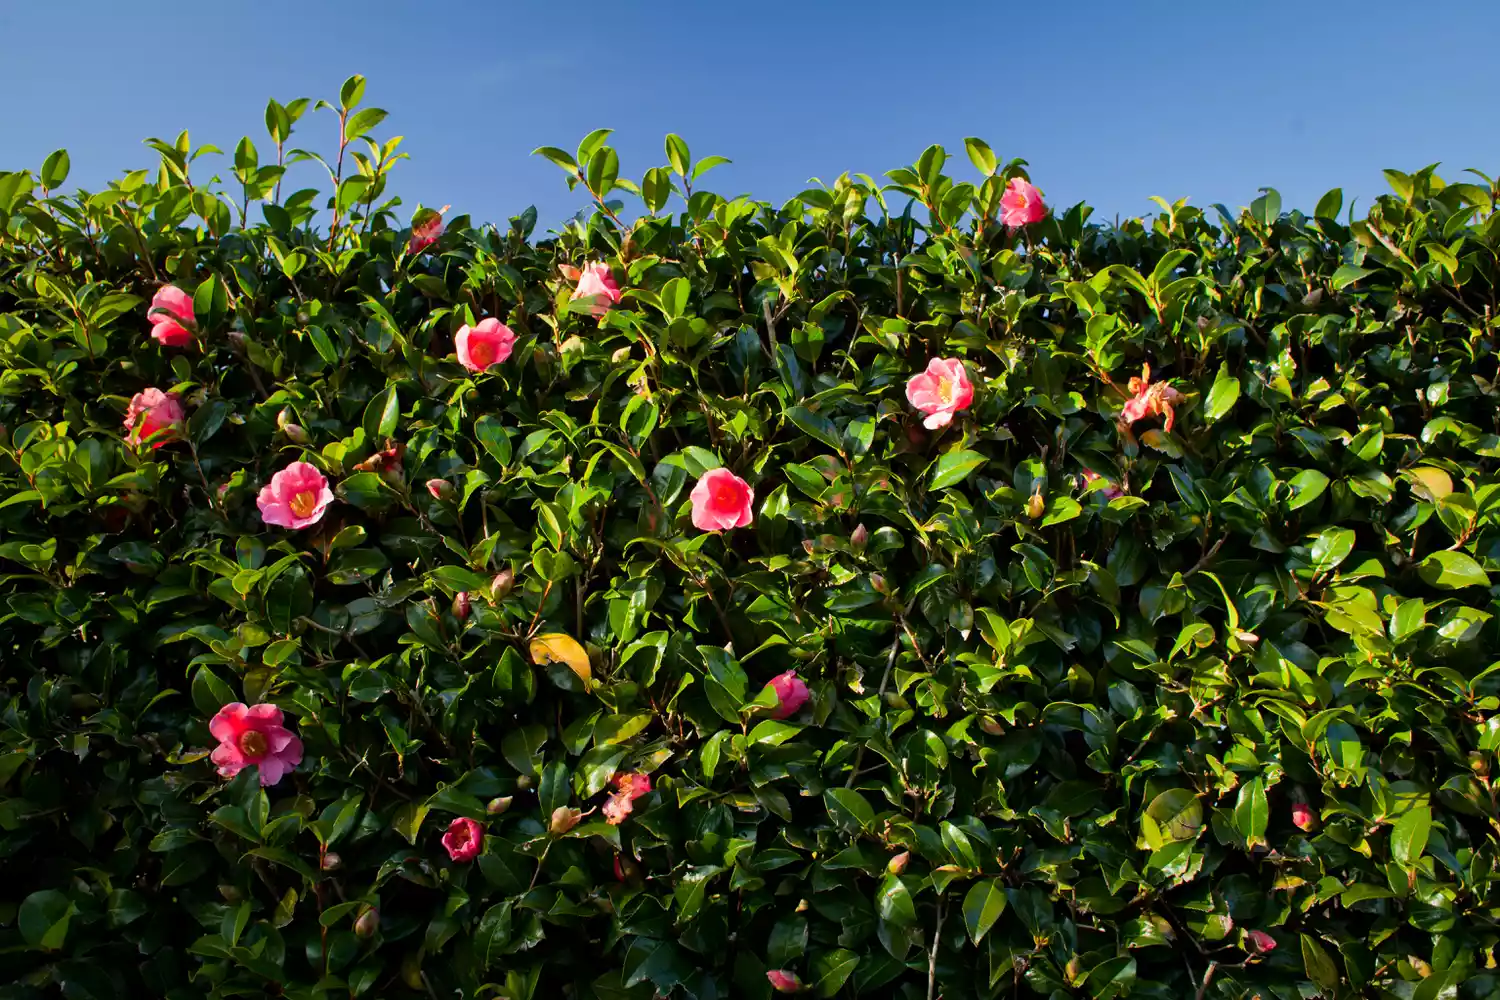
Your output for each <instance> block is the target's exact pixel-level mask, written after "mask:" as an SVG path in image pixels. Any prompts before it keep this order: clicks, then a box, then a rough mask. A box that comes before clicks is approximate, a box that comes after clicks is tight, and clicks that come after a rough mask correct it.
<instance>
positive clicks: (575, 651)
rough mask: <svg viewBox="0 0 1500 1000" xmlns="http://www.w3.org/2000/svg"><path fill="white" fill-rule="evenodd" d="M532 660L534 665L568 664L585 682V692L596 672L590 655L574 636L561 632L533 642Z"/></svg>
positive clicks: (540, 636)
mask: <svg viewBox="0 0 1500 1000" xmlns="http://www.w3.org/2000/svg"><path fill="white" fill-rule="evenodd" d="M531 659H532V661H533V662H534V663H536V664H538V665H541V664H544V663H566V664H567V665H568V669H569V670H572V671H573V673H575V674H577V675H578V679H579V680H581V681H583V688H584V690H585V691H587V690H588V689H589V686H590V681H591V680H592V679H593V676H594V672H593V670H592V669H591V668H590V667H589V654H588V653H587V652H586V651H585V650H584V648H583V647H582V646H580V645H579V644H578V641H577V640H576V639H574V638H573V637H572V636H569V635H564V634H563V633H561V632H553V633H551V634H550V635H539V636H537V637H536V638H535V639H533V640H531Z"/></svg>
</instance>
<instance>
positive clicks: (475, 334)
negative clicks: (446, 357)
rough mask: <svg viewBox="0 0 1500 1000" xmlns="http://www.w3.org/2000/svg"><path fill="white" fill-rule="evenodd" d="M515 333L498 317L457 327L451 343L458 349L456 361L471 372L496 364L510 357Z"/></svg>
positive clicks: (480, 370)
mask: <svg viewBox="0 0 1500 1000" xmlns="http://www.w3.org/2000/svg"><path fill="white" fill-rule="evenodd" d="M515 342H516V335H515V334H514V333H511V331H510V327H508V326H506V325H505V324H504V323H501V322H500V321H499V320H498V319H494V318H493V317H491V318H490V319H482V320H480V321H479V322H478V323H475V324H474V325H473V326H468V325H467V324H466V325H464V326H461V327H459V328H458V336H457V337H455V338H453V345H454V347H455V348H456V349H457V350H458V362H459V364H461V365H463V366H464V367H465V368H467V369H469V371H471V372H482V371H484V370H485V369H486V368H488V367H489V366H490V365H498V364H500V363H501V362H502V361H504V360H505V359H506V358H508V357H510V350H511V347H512V346H514V344H515Z"/></svg>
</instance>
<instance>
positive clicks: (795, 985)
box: [766, 969, 802, 993]
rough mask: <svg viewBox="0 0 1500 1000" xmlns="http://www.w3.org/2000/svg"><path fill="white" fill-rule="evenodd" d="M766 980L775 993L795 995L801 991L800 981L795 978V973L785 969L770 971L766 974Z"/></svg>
mask: <svg viewBox="0 0 1500 1000" xmlns="http://www.w3.org/2000/svg"><path fill="white" fill-rule="evenodd" d="M766 979H768V980H769V981H770V983H771V989H773V990H775V991H776V992H777V993H796V992H797V991H798V990H800V989H802V980H800V979H798V978H797V974H796V973H795V972H788V971H787V970H786V969H772V970H771V971H770V972H767V973H766Z"/></svg>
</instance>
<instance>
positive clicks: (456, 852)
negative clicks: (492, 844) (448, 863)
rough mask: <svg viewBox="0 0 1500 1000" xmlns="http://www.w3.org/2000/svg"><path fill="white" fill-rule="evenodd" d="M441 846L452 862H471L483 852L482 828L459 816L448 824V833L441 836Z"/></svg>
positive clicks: (472, 821)
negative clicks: (444, 848)
mask: <svg viewBox="0 0 1500 1000" xmlns="http://www.w3.org/2000/svg"><path fill="white" fill-rule="evenodd" d="M443 846H444V847H446V848H447V849H448V857H450V858H452V859H453V860H454V861H458V862H464V861H473V860H474V859H475V858H477V857H479V852H480V851H482V850H484V827H482V826H480V825H479V823H478V822H477V821H475V820H472V819H469V817H467V816H460V817H458V819H456V820H454V821H453V822H452V823H449V824H448V832H447V833H445V834H443Z"/></svg>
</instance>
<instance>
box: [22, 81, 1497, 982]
mask: <svg viewBox="0 0 1500 1000" xmlns="http://www.w3.org/2000/svg"><path fill="white" fill-rule="evenodd" d="M363 89H364V81H363V79H362V78H358V77H356V78H354V79H352V80H350V81H349V82H348V83H347V84H346V85H345V87H344V88H343V92H342V93H341V95H340V99H339V101H338V102H334V103H322V102H320V103H319V104H318V105H316V106H313V105H310V103H309V102H307V101H294V102H292V103H290V104H287V105H281V104H279V103H276V102H274V101H273V102H272V104H271V106H270V107H269V109H268V111H267V116H266V120H267V127H268V131H269V134H270V139H271V143H272V145H273V146H274V148H275V159H274V162H272V159H271V156H270V154H269V152H267V153H264V154H261V153H258V152H257V149H256V147H255V145H254V144H253V143H252V142H251V141H250V140H249V139H245V140H242V141H241V142H240V143H239V145H238V146H237V147H236V148H235V150H234V152H233V154H232V155H230V156H228V157H226V158H224V159H222V160H214V161H210V162H213V163H214V164H216V165H217V166H219V167H221V169H222V170H223V177H222V178H217V177H216V178H215V179H214V180H213V181H212V182H211V183H205V182H204V180H203V177H204V174H205V171H204V170H203V169H198V170H196V171H195V173H196V180H194V179H192V178H190V172H189V166H190V164H193V163H194V162H195V161H196V160H197V159H198V158H199V157H200V156H202V155H203V154H205V153H216V152H217V150H214V149H212V147H198V148H194V147H193V146H192V145H191V143H190V142H189V140H188V137H187V135H186V133H184V134H183V135H182V136H181V137H179V138H178V140H177V141H175V142H163V141H159V140H151V141H150V144H151V146H152V147H153V148H154V149H155V150H156V151H157V153H159V155H160V158H161V164H160V168H159V169H158V170H156V171H137V172H135V173H131V174H127V175H125V176H124V177H123V178H122V179H120V180H117V181H114V182H111V184H110V185H109V187H108V188H107V189H106V190H104V191H101V192H86V191H79V192H76V193H74V194H72V195H63V194H60V193H59V192H60V191H61V190H62V188H63V187H64V185H65V183H66V179H67V172H68V161H67V156H66V154H65V153H61V152H60V153H58V154H54V155H53V156H52V157H50V158H49V159H48V161H47V162H46V163H45V164H44V165H43V166H42V168H41V170H40V171H39V172H36V173H33V172H29V171H20V172H15V173H0V425H3V430H0V643H3V664H4V665H3V667H0V703H3V706H4V708H3V717H0V746H3V749H4V751H5V752H4V754H3V756H0V858H4V861H5V870H6V872H7V879H6V886H5V888H4V890H3V892H0V980H4V981H9V982H12V983H13V985H11V986H9V987H0V996H4V997H7V998H9V997H17V998H19V997H32V996H41V995H46V994H47V993H48V991H49V990H50V989H52V988H54V987H61V989H62V990H63V991H64V992H65V994H66V995H68V996H70V997H115V996H126V995H133V996H148V995H149V996H164V997H172V998H178V997H181V998H189V997H229V996H260V995H267V994H277V993H279V994H281V995H285V996H292V997H306V998H313V997H334V996H346V995H349V996H370V997H379V996H396V995H412V996H434V997H435V996H466V997H481V996H484V997H494V996H505V997H511V998H530V997H546V996H571V997H580V998H582V997H595V998H600V1000H605V998H626V997H631V998H633V997H640V998H649V997H652V996H681V997H697V998H711V997H726V996H736V997H738V996H747V997H756V996H761V997H765V996H769V995H770V994H771V993H772V991H774V990H781V991H791V990H798V989H801V990H805V991H806V992H808V993H809V994H810V995H815V996H823V997H835V996H876V997H886V996H900V997H917V998H920V997H924V996H925V997H927V998H929V1000H930V998H933V997H935V996H939V995H940V996H943V997H946V998H948V1000H956V998H964V997H992V996H1040V997H1073V996H1084V997H1091V998H1094V1000H1107V998H1114V997H1125V996H1141V997H1160V998H1163V1000H1165V998H1173V1000H1180V998H1182V997H1190V996H1196V997H1200V998H1203V997H1216V998H1226V1000H1227V998H1249V997H1252V996H1262V997H1272V996H1275V997H1286V998H1291V997H1300V996H1311V995H1315V994H1319V993H1321V994H1322V995H1325V996H1335V995H1337V996H1355V995H1369V996H1376V995H1379V996H1398V997H1419V998H1429V997H1431V998H1435V997H1439V996H1455V995H1456V996H1459V997H1463V998H1480V997H1488V996H1492V995H1494V993H1495V991H1497V990H1500V979H1497V977H1496V975H1495V973H1494V972H1493V967H1494V965H1495V958H1494V955H1493V949H1494V947H1495V945H1496V943H1497V940H1500V938H1497V935H1496V931H1495V918H1494V915H1493V908H1494V906H1495V897H1494V892H1493V889H1492V883H1493V881H1494V878H1495V876H1494V874H1493V872H1494V870H1495V868H1496V853H1495V847H1496V832H1497V830H1500V809H1497V806H1496V801H1497V800H1496V793H1495V789H1494V786H1493V785H1492V784H1491V776H1490V772H1491V767H1492V765H1493V762H1494V751H1495V748H1496V745H1497V742H1500V724H1496V723H1495V721H1494V720H1495V712H1496V708H1497V683H1496V678H1497V674H1496V673H1495V672H1493V670H1492V669H1490V668H1489V667H1488V665H1487V660H1488V656H1487V655H1486V654H1487V651H1488V650H1490V649H1493V648H1494V646H1495V644H1496V642H1497V639H1500V636H1497V633H1496V627H1495V625H1494V623H1493V622H1492V620H1491V619H1492V614H1493V607H1492V604H1493V601H1494V596H1493V591H1492V590H1491V587H1490V577H1489V574H1490V573H1491V572H1496V571H1500V549H1497V540H1500V531H1497V522H1496V513H1495V512H1496V509H1497V505H1496V504H1495V503H1492V502H1491V501H1492V500H1497V499H1500V488H1497V480H1496V477H1495V473H1494V467H1495V462H1494V459H1496V458H1497V457H1500V420H1497V414H1496V398H1497V390H1496V386H1495V378H1496V360H1495V357H1494V352H1493V344H1494V336H1495V331H1496V319H1495V317H1496V312H1497V309H1496V284H1497V277H1500V267H1497V256H1496V254H1497V249H1500V216H1497V215H1496V213H1495V212H1494V201H1495V198H1496V196H1497V193H1500V192H1497V189H1496V186H1495V185H1494V184H1493V183H1492V182H1490V181H1489V180H1488V179H1487V178H1481V179H1480V180H1482V183H1477V182H1476V183H1447V182H1444V181H1443V180H1442V179H1440V178H1439V177H1438V175H1437V174H1436V173H1435V171H1434V168H1432V167H1429V168H1426V169H1423V170H1420V171H1418V172H1416V173H1414V174H1403V173H1398V172H1396V171H1390V172H1388V177H1389V179H1390V181H1391V185H1392V188H1393V191H1394V193H1393V194H1390V195H1385V196H1382V197H1381V198H1379V199H1377V200H1376V202H1375V203H1374V204H1372V205H1371V206H1370V209H1369V212H1368V213H1367V214H1366V216H1365V217H1363V218H1356V217H1355V216H1354V213H1353V210H1352V208H1351V210H1350V212H1349V213H1348V214H1347V215H1346V216H1345V218H1344V221H1342V222H1341V221H1339V217H1340V215H1341V214H1343V212H1342V197H1341V195H1340V193H1339V192H1338V191H1333V192H1330V193H1329V194H1328V195H1326V196H1325V197H1324V198H1323V199H1322V200H1321V201H1320V202H1319V204H1318V205H1317V207H1316V209H1315V211H1314V212H1313V213H1311V214H1310V215H1308V214H1303V213H1301V212H1296V211H1293V212H1289V213H1284V212H1282V210H1281V205H1280V198H1279V196H1278V195H1277V194H1276V193H1275V192H1274V191H1271V190H1266V191H1264V192H1263V193H1262V194H1261V196H1260V197H1258V198H1257V199H1256V200H1255V201H1254V202H1253V203H1252V205H1251V206H1250V207H1249V208H1248V209H1246V210H1243V211H1241V212H1239V213H1238V214H1236V213H1231V212H1229V211H1227V210H1226V209H1224V208H1223V207H1222V206H1215V209H1216V212H1215V213H1214V214H1213V215H1210V214H1206V213H1205V212H1203V211H1202V210H1200V209H1198V208H1195V207H1193V206H1189V205H1187V204H1186V203H1185V202H1181V201H1179V202H1176V203H1174V204H1168V203H1167V202H1165V201H1163V202H1161V212H1160V213H1159V214H1157V215H1156V216H1154V217H1152V218H1151V219H1149V220H1140V219H1136V220H1129V221H1127V222H1124V223H1121V224H1119V225H1116V226H1101V225H1099V224H1097V223H1094V222H1091V221H1090V214H1089V210H1088V208H1087V207H1086V206H1084V205H1077V206H1073V207H1071V208H1067V209H1059V208H1058V207H1057V206H1050V207H1049V206H1048V205H1047V203H1046V197H1045V179H1044V178H1040V177H1038V178H1030V177H1029V176H1028V175H1027V172H1026V169H1025V166H1026V165H1025V163H1024V161H1021V160H1012V161H1010V162H1008V163H1005V164H1001V163H1000V161H999V160H998V159H997V158H996V156H995V154H994V153H993V152H992V151H991V150H990V148H989V147H988V146H986V145H985V144H984V143H982V142H980V141H978V140H975V139H971V140H968V141H967V143H966V146H967V153H968V159H969V160H970V161H971V163H972V165H973V167H974V168H975V169H977V172H978V173H977V179H976V180H973V181H964V180H957V179H955V177H953V176H950V175H949V174H947V173H945V172H944V171H945V170H947V169H949V167H950V164H949V162H948V157H947V154H946V153H945V151H944V150H942V149H941V148H940V147H936V146H934V147H931V148H929V149H928V150H926V151H925V152H924V153H923V154H922V156H921V157H920V158H919V160H918V161H917V162H916V163H915V164H913V165H912V166H910V167H905V168H901V169H898V170H893V171H891V172H890V173H889V174H888V175H887V176H888V179H889V181H890V183H887V184H885V185H883V186H882V185H881V184H880V183H879V182H877V181H875V180H874V179H872V178H870V177H867V176H864V175H858V176H850V175H847V174H846V175H844V176H841V177H839V178H838V179H837V180H836V181H835V182H834V183H833V184H831V185H824V184H818V185H816V186H815V187H813V188H811V189H809V190H808V191H805V192H803V193H802V194H800V195H799V196H798V197H796V198H794V199H792V200H791V201H789V202H787V203H786V204H785V205H781V206H774V205H770V204H766V203H763V202H756V201H753V200H751V199H749V198H745V197H741V198H734V199H727V198H723V197H720V196H718V195H716V194H713V193H712V192H710V191H708V190H707V189H706V188H704V186H703V184H704V177H703V175H704V173H705V172H706V171H707V170H709V169H710V168H711V167H712V166H714V165H715V164H716V163H717V162H722V160H721V159H720V158H718V157H708V158H706V159H703V160H699V161H694V160H693V159H692V158H691V154H690V152H689V149H688V146H687V144H686V143H685V142H684V141H683V140H682V139H680V138H678V137H677V136H669V137H668V138H667V142H666V156H667V160H668V164H667V166H663V167H657V168H653V169H651V170H649V171H647V172H646V173H645V174H644V175H643V176H642V177H641V179H640V180H639V181H638V182H632V181H630V180H627V179H624V178H622V177H621V176H620V164H619V160H618V157H617V155H616V153H615V151H614V150H613V149H612V148H611V147H610V146H609V145H608V132H607V131H604V130H601V131H598V132H595V133H592V134H591V135H589V136H588V137H586V138H585V139H584V140H583V142H582V143H581V144H580V146H579V147H578V149H577V150H576V152H574V153H568V152H565V151H563V150H561V149H554V148H550V147H549V148H544V149H542V150H538V152H539V153H540V154H542V155H544V156H546V157H548V158H549V159H551V160H552V161H554V162H556V163H557V164H558V165H559V166H560V167H561V168H562V169H563V171H564V172H565V175H566V180H567V183H568V184H569V186H570V187H571V188H574V189H576V190H577V192H578V193H579V195H580V199H581V200H582V201H584V202H586V204H587V206H588V207H586V208H585V209H584V210H583V211H582V212H581V213H580V214H579V216H578V217H577V218H575V219H574V220H572V221H570V222H569V223H568V224H567V225H565V226H564V227H562V228H561V230H560V231H558V232H555V233H548V234H545V235H538V234H536V233H534V231H533V229H534V226H535V222H536V215H535V212H534V211H533V210H528V211H526V212H523V213H521V214H520V215H518V216H516V217H515V218H513V219H511V220H510V221H509V224H508V225H506V226H503V227H495V226H488V225H477V224H474V223H472V222H471V221H470V220H469V219H468V218H467V217H465V216H463V215H461V214H455V213H454V212H453V211H452V209H449V208H445V209H444V210H443V211H438V210H435V209H419V210H418V211H417V212H416V213H415V214H414V215H410V216H406V215H405V213H403V214H402V215H400V216H398V215H397V208H398V206H399V202H398V201H397V200H396V199H394V198H391V197H390V196H389V192H388V182H389V172H390V170H391V168H392V167H393V166H394V165H395V164H396V162H397V161H398V160H399V159H400V158H401V155H402V154H400V153H398V152H397V144H398V143H399V140H398V139H393V140H389V141H380V140H375V139H373V138H371V137H370V133H371V131H372V130H374V129H376V128H378V127H379V126H380V124H381V121H382V119H383V118H384V117H385V115H384V112H382V111H380V110H379V109H375V108H366V107H363V106H362V105H361V101H362V97H363ZM313 112H316V113H317V114H319V115H320V116H322V117H323V118H324V120H325V123H326V122H327V121H329V120H331V119H332V118H333V117H336V118H337V122H338V129H339V131H338V139H339V141H338V144H337V146H336V147H335V148H333V149H330V150H328V151H327V153H326V155H325V156H324V157H322V158H321V159H320V162H324V163H325V165H326V166H328V167H329V177H330V184H331V188H330V191H331V193H328V192H324V193H319V192H314V191H310V190H308V191H295V192H290V191H283V190H281V181H282V175H283V172H284V168H285V167H286V165H288V164H289V163H291V162H293V161H295V160H298V159H303V158H308V157H312V158H318V157H316V156H315V154H313V153H310V152H303V151H301V150H300V149H298V148H297V146H296V145H295V144H296V143H297V142H299V141H300V136H301V132H302V131H303V130H305V129H306V127H307V120H306V119H305V115H307V114H311V113H313ZM294 128H296V129H297V130H298V138H296V139H294V138H293V131H294ZM262 159H265V161H266V162H265V163H264V164H262V162H261V160H262ZM955 172H956V173H957V172H963V173H968V168H966V167H962V166H961V165H960V167H959V168H958V169H957V170H956V171H955ZM970 176H975V175H972V174H970ZM221 180H222V183H221ZM1033 180H1035V181H1037V182H1040V186H1041V188H1042V190H1038V189H1037V188H1035V187H1032V182H1033ZM627 200H628V203H629V205H630V206H631V207H630V208H629V209H627V207H626V201H627ZM403 218H405V219H406V220H408V221H407V222H403V221H402V219H403Z"/></svg>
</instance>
